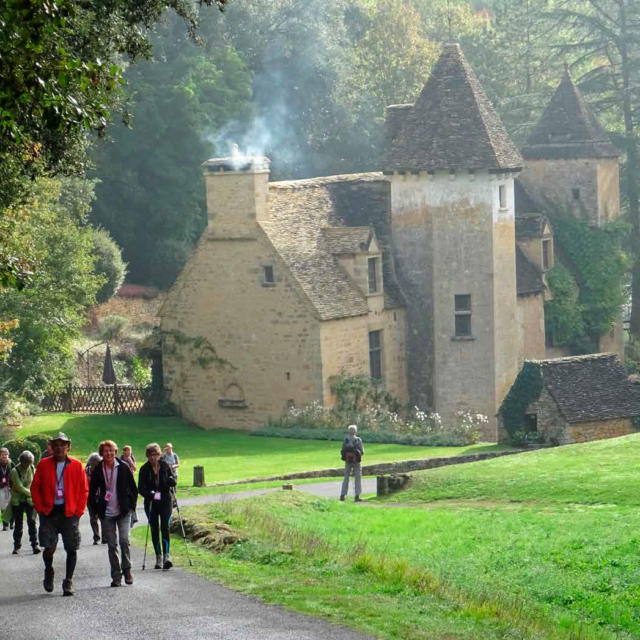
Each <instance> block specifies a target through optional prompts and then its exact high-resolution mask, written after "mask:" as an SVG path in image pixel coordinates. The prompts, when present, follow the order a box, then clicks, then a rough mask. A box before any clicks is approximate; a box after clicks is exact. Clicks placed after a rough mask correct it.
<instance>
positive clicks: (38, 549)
mask: <svg viewBox="0 0 640 640" xmlns="http://www.w3.org/2000/svg"><path fill="white" fill-rule="evenodd" d="M31 548H32V549H33V555H34V556H35V555H37V554H39V553H40V547H39V546H38V545H37V544H34V545H33V547H31Z"/></svg>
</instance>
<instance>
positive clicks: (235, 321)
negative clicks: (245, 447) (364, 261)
mask: <svg viewBox="0 0 640 640" xmlns="http://www.w3.org/2000/svg"><path fill="white" fill-rule="evenodd" d="M256 226H257V225H256ZM255 235H256V239H255V240H233V239H228V240H224V239H216V238H215V237H212V236H211V235H210V234H208V233H207V232H205V233H204V234H203V237H202V238H201V240H200V243H199V245H198V247H197V249H196V252H195V253H194V255H193V256H192V258H191V259H190V261H189V263H188V264H187V265H186V267H185V268H184V269H183V271H182V273H181V274H180V276H179V278H178V281H177V282H176V285H175V286H174V289H173V290H172V292H171V294H170V299H169V301H168V303H167V305H165V310H164V318H163V323H162V328H163V329H164V330H167V331H171V330H177V331H180V332H181V333H183V334H185V335H187V336H191V337H194V338H196V337H199V336H203V337H206V338H207V339H208V340H209V342H210V343H211V344H212V345H213V346H214V347H215V349H216V351H217V354H218V356H219V357H220V358H223V359H224V360H225V361H226V362H227V363H228V364H226V365H224V366H210V367H207V368H202V367H199V366H197V364H195V363H194V361H193V354H192V353H191V352H190V351H189V346H188V345H182V346H181V345H176V348H177V350H178V353H177V354H172V353H171V349H170V348H169V349H165V350H164V367H165V380H166V385H167V387H169V388H171V389H172V393H173V395H172V400H173V401H174V402H175V403H176V405H177V406H178V408H179V409H180V411H181V412H182V414H183V415H184V417H185V418H186V419H188V420H191V421H193V422H196V423H197V424H200V425H202V426H205V427H228V428H241V429H249V428H252V427H255V426H256V425H258V424H262V423H263V422H265V421H266V420H267V418H268V417H269V416H272V417H277V416H280V415H281V414H282V413H283V412H284V411H285V410H286V408H287V406H288V405H289V404H292V403H293V404H296V405H298V406H301V405H304V404H308V403H311V402H312V401H313V400H319V399H322V365H321V360H320V329H319V323H318V321H317V319H316V317H315V314H314V311H313V309H312V307H311V305H310V303H309V302H308V300H307V298H306V297H305V296H304V294H303V293H302V292H301V291H300V290H299V288H298V285H297V283H296V282H295V281H294V279H293V278H292V277H291V275H290V274H289V272H288V269H287V268H286V266H285V265H284V263H282V261H280V260H279V258H278V256H277V255H276V254H275V251H274V250H273V247H272V245H271V244H270V243H269V241H268V239H267V238H266V236H265V235H264V233H263V232H262V231H261V230H260V229H258V228H257V229H256V230H255ZM264 264H271V265H272V266H273V267H274V276H275V286H263V281H262V274H263V265H264ZM258 310H259V312H258Z"/></svg>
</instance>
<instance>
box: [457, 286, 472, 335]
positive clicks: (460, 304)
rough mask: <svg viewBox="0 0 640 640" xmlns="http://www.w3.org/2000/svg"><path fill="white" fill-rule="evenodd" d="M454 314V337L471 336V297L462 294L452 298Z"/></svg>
mask: <svg viewBox="0 0 640 640" xmlns="http://www.w3.org/2000/svg"><path fill="white" fill-rule="evenodd" d="M454 298H455V300H454V314H455V323H456V334H455V335H456V337H458V338H466V337H470V336H471V296H470V295H469V294H466V293H465V294H462V295H456V296H454Z"/></svg>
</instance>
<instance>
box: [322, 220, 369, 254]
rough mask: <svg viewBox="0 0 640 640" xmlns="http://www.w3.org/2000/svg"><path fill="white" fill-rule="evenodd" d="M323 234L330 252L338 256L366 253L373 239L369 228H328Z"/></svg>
mask: <svg viewBox="0 0 640 640" xmlns="http://www.w3.org/2000/svg"><path fill="white" fill-rule="evenodd" d="M322 233H323V234H324V239H325V241H326V243H327V247H328V249H329V251H330V252H331V253H335V254H338V255H340V254H346V253H358V252H359V251H366V250H367V248H368V246H369V240H370V239H371V229H370V228H369V227H327V228H326V229H323V230H322Z"/></svg>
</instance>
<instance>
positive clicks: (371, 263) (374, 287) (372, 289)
mask: <svg viewBox="0 0 640 640" xmlns="http://www.w3.org/2000/svg"><path fill="white" fill-rule="evenodd" d="M379 261H380V258H369V259H368V261H367V265H368V268H369V271H368V274H369V293H378V291H379V285H378V262H379Z"/></svg>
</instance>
